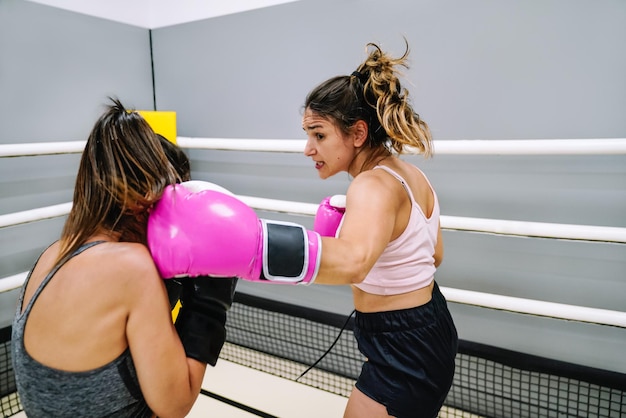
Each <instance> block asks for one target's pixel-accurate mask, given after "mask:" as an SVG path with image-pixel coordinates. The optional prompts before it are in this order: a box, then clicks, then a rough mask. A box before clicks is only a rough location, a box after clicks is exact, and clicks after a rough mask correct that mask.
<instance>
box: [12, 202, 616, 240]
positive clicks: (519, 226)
mask: <svg viewBox="0 0 626 418" xmlns="http://www.w3.org/2000/svg"><path fill="white" fill-rule="evenodd" d="M237 198H238V199H240V200H241V201H242V202H244V203H245V204H247V205H248V206H250V207H252V208H254V209H257V210H264V211H269V212H282V213H288V214H292V215H309V216H314V215H315V212H316V211H317V207H318V204H315V203H303V202H292V201H289V200H277V199H266V198H261V197H253V196H241V195H240V196H237ZM71 207H72V203H71V202H68V203H62V204H59V205H53V206H45V207H41V208H38V209H32V210H26V211H22V212H14V213H8V214H6V215H0V228H4V227H7V226H15V225H20V224H24V223H29V222H36V221H40V220H44V219H50V218H55V217H59V216H64V215H67V214H68V213H69V212H70V209H71ZM440 220H441V227H442V228H443V229H446V230H457V231H468V232H482V233H488V234H496V235H513V236H518V237H536V238H553V239H565V240H581V241H598V242H607V243H621V244H624V243H626V228H619V227H609V226H593V225H569V224H555V223H545V222H526V221H509V220H501V219H482V218H467V217H461V216H446V215H441V217H440Z"/></svg>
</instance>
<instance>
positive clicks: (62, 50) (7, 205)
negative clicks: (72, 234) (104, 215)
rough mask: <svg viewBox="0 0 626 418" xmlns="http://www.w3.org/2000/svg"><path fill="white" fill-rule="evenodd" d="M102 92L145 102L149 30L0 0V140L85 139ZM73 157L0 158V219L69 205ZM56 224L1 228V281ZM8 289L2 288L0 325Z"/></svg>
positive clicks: (9, 303)
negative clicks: (38, 209)
mask: <svg viewBox="0 0 626 418" xmlns="http://www.w3.org/2000/svg"><path fill="white" fill-rule="evenodd" d="M107 96H117V97H119V98H120V99H121V100H122V102H123V103H125V104H126V105H127V106H131V107H136V108H138V109H152V108H153V91H152V79H151V61H150V45H149V32H148V31H147V30H145V29H139V28H136V27H132V26H128V25H123V24H119V23H114V22H110V21H106V20H103V19H97V18H92V17H88V16H85V15H80V14H76V13H72V12H68V11H64V10H60V9H56V8H52V7H47V6H42V5H40V4H36V3H31V2H26V1H23V0H2V1H0V144H15V143H31V142H51V141H79V140H86V139H87V136H88V134H89V131H90V130H91V128H92V126H93V124H94V122H95V121H96V119H97V118H98V116H99V115H100V114H101V113H102V111H103V110H104V107H103V105H104V104H105V103H107V102H108V100H107ZM79 158H80V156H79V155H78V154H72V155H59V156H37V157H20V158H2V159H0V215H3V214H7V213H13V212H18V211H23V210H29V209H34V208H38V207H41V206H48V205H55V204H59V203H65V202H69V201H71V200H72V191H73V188H74V180H75V174H76V170H77V169H78V161H79ZM63 220H64V219H62V218H57V219H53V220H48V221H40V222H35V223H32V224H26V225H21V226H14V227H8V228H2V229H0V277H6V276H9V275H13V274H17V273H21V272H23V271H26V270H28V269H29V268H30V267H31V266H32V264H33V263H34V261H35V259H36V257H37V256H38V255H39V253H40V252H41V251H42V250H43V249H44V248H45V247H46V246H47V245H49V244H50V243H51V242H52V240H54V239H56V238H57V237H58V235H59V232H60V229H61V228H62V225H63ZM16 293H17V292H16V291H13V292H9V293H0V326H4V325H6V324H7V323H9V322H10V320H11V319H12V315H13V313H14V306H15V297H16Z"/></svg>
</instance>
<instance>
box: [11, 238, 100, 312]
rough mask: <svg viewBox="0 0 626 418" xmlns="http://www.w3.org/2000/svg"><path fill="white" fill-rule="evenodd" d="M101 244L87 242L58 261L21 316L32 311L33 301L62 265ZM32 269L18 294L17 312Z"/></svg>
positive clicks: (20, 308)
mask: <svg viewBox="0 0 626 418" xmlns="http://www.w3.org/2000/svg"><path fill="white" fill-rule="evenodd" d="M103 242H105V241H93V242H88V243H86V244H83V245H81V246H80V247H78V248H77V249H76V251H74V252H73V253H71V254H70V255H68V256H67V257H65V258H64V259H62V260H61V261H59V263H58V264H57V265H56V266H54V267H53V268H52V270H50V272H49V273H48V274H47V275H46V277H45V278H44V279H43V281H42V282H41V284H40V285H39V287H38V288H37V289H36V290H35V293H34V294H33V297H32V298H30V300H29V301H28V305H27V306H26V308H25V309H24V311H23V313H22V315H24V316H28V313H29V312H30V310H31V309H32V307H33V305H34V303H35V301H36V300H37V298H38V297H39V295H40V294H41V292H42V291H43V289H44V288H45V287H46V286H47V285H48V283H50V280H52V276H54V275H55V274H56V272H57V271H59V269H60V268H61V267H63V265H65V263H67V262H68V261H69V260H70V259H72V258H73V257H76V256H77V255H78V254H80V253H82V252H83V251H85V250H88V249H89V248H91V247H94V246H96V245H98V244H102V243H103ZM42 254H43V253H42ZM40 258H41V255H39V258H37V261H39V259H40ZM35 265H37V262H35ZM34 269H35V268H34V267H33V268H32V269H31V271H30V272H29V273H28V277H27V278H26V281H25V282H24V286H22V291H21V292H20V298H19V303H18V312H19V311H20V310H22V304H23V303H24V293H25V292H26V285H27V284H28V281H29V280H30V276H31V275H32V274H33V270H34Z"/></svg>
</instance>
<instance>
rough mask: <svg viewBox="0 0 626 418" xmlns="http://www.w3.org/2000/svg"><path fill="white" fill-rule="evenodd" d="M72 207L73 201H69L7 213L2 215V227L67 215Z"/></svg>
mask: <svg viewBox="0 0 626 418" xmlns="http://www.w3.org/2000/svg"><path fill="white" fill-rule="evenodd" d="M71 208H72V202H68V203H61V204H59V205H53V206H43V207H40V208H37V209H31V210H25V211H22V212H14V213H7V214H6V215H0V228H4V227H7V226H14V225H20V224H25V223H28V222H36V221H41V220H43V219H50V218H56V217H59V216H63V215H67V214H68V213H70V209H71Z"/></svg>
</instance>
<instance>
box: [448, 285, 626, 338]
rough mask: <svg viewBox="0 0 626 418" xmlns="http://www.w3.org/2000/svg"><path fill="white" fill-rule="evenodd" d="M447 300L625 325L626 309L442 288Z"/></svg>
mask: <svg viewBox="0 0 626 418" xmlns="http://www.w3.org/2000/svg"><path fill="white" fill-rule="evenodd" d="M441 292H442V293H443V294H444V295H445V297H446V299H447V300H448V302H456V303H462V304H464V305H474V306H480V307H483V308H491V309H499V310H503V311H509V312H517V313H525V314H529V315H538V316H545V317H549V318H558V319H565V320H569V321H577V322H587V323H592V324H603V325H611V326H616V327H621V328H626V312H621V311H612V310H608V309H598V308H588V307H585V306H576V305H566V304H563V303H554V302H545V301H541V300H533V299H523V298H515V297H511V296H502V295H495V294H493V293H482V292H474V291H471V290H462V289H453V288H449V287H443V286H442V287H441Z"/></svg>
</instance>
